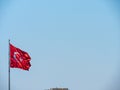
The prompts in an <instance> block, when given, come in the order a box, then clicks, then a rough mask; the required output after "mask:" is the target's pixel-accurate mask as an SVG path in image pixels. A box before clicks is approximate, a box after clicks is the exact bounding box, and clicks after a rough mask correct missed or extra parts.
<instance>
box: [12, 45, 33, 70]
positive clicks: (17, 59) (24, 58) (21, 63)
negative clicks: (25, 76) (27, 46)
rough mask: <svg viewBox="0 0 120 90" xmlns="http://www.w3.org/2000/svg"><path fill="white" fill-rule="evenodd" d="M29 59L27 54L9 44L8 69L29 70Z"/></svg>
mask: <svg viewBox="0 0 120 90" xmlns="http://www.w3.org/2000/svg"><path fill="white" fill-rule="evenodd" d="M30 60H31V57H30V56H29V54H28V53H27V52H25V51H23V50H21V49H19V48H17V47H15V46H13V45H12V44H10V67H11V68H20V69H23V70H29V68H30V66H31V64H30Z"/></svg>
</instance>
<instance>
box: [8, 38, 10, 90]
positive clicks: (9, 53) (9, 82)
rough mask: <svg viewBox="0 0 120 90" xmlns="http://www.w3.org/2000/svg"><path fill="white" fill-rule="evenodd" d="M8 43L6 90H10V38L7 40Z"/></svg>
mask: <svg viewBox="0 0 120 90" xmlns="http://www.w3.org/2000/svg"><path fill="white" fill-rule="evenodd" d="M8 43H9V51H8V52H9V53H8V90H10V39H9V41H8Z"/></svg>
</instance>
